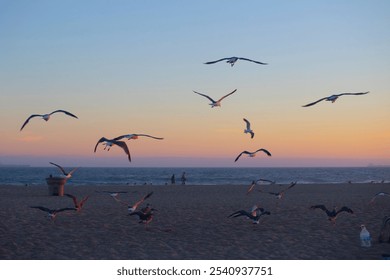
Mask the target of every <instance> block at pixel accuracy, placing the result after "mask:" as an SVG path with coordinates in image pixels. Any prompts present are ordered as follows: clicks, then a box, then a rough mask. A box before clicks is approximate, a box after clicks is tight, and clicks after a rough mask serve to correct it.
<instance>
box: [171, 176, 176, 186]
mask: <svg viewBox="0 0 390 280" xmlns="http://www.w3.org/2000/svg"><path fill="white" fill-rule="evenodd" d="M175 183H176V180H175V174H172V177H171V184H172V185H174V184H175Z"/></svg>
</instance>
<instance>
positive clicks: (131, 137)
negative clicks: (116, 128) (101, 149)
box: [114, 133, 164, 140]
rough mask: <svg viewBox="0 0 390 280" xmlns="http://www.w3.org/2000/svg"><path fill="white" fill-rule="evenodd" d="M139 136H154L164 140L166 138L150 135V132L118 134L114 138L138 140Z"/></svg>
mask: <svg viewBox="0 0 390 280" xmlns="http://www.w3.org/2000/svg"><path fill="white" fill-rule="evenodd" d="M138 137H149V138H153V139H157V140H163V139H164V138H161V137H155V136H152V135H148V134H138V133H130V134H125V135H121V136H118V137H116V138H114V140H121V139H123V138H127V140H131V139H133V140H136V139H138Z"/></svg>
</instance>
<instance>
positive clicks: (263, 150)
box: [234, 148, 271, 162]
mask: <svg viewBox="0 0 390 280" xmlns="http://www.w3.org/2000/svg"><path fill="white" fill-rule="evenodd" d="M257 152H264V153H265V154H266V155H267V156H269V157H270V156H271V153H270V152H269V151H267V150H266V149H263V148H261V149H258V150H257V151H254V152H248V151H243V152H241V153H240V154H239V155H238V156H237V157H236V159H235V160H234V162H236V161H237V160H238V159H239V158H240V157H241V156H242V155H243V154H246V155H248V156H249V157H255V156H256V153H257Z"/></svg>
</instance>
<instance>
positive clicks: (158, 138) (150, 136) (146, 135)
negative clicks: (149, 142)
mask: <svg viewBox="0 0 390 280" xmlns="http://www.w3.org/2000/svg"><path fill="white" fill-rule="evenodd" d="M134 135H136V136H145V137H149V138H153V139H157V140H163V139H164V138H161V137H155V136H152V135H148V134H134Z"/></svg>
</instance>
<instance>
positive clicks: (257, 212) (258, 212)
mask: <svg viewBox="0 0 390 280" xmlns="http://www.w3.org/2000/svg"><path fill="white" fill-rule="evenodd" d="M263 215H271V212H269V211H265V210H264V208H261V207H256V208H255V209H253V208H252V211H251V212H247V211H245V210H239V211H236V212H234V213H232V214H230V215H229V216H228V218H237V217H240V216H246V217H248V218H249V219H251V220H252V223H253V224H258V223H259V222H260V217H261V216H263Z"/></svg>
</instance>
